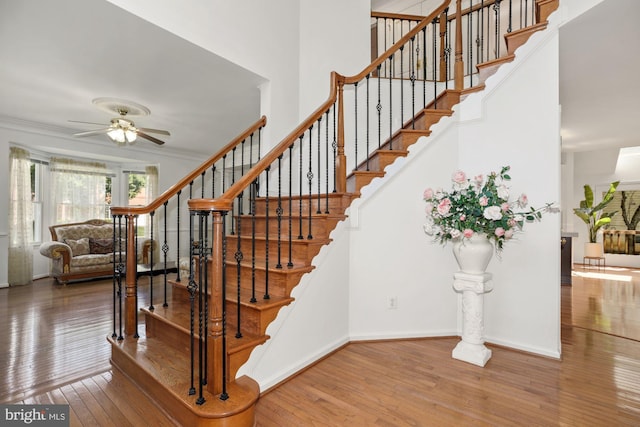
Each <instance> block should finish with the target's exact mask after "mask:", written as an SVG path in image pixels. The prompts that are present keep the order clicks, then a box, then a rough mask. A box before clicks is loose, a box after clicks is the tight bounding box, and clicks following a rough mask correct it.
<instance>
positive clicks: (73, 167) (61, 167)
mask: <svg viewBox="0 0 640 427" xmlns="http://www.w3.org/2000/svg"><path fill="white" fill-rule="evenodd" d="M49 171H50V176H51V193H52V194H51V197H52V208H53V223H54V224H63V223H71V222H81V221H87V220H89V219H95V218H110V214H109V212H108V206H107V204H106V200H105V195H106V182H107V181H106V180H107V175H108V171H107V167H106V165H105V164H104V163H95V162H81V161H77V160H72V159H62V158H52V159H51V161H50V162H49Z"/></svg>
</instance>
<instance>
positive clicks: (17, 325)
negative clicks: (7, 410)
mask: <svg viewBox="0 0 640 427" xmlns="http://www.w3.org/2000/svg"><path fill="white" fill-rule="evenodd" d="M145 280H147V279H146V278H143V279H142V282H141V289H142V290H143V291H147V290H148V285H147V286H146V287H145V283H146V282H144V281H145ZM158 280H160V279H159V278H156V279H155V281H156V286H157V287H156V288H155V289H156V291H155V292H156V294H159V287H158V285H157V283H158ZM561 291H562V360H561V361H558V360H554V359H549V358H545V357H539V356H535V355H532V354H527V353H523V352H518V351H514V350H510V349H506V348H503V347H499V346H495V345H491V344H488V346H489V347H490V348H491V349H492V351H493V357H492V359H491V360H490V361H489V363H488V364H487V366H485V367H484V368H480V367H477V366H474V365H470V364H467V363H464V362H460V361H457V360H454V359H451V357H450V356H451V349H452V348H453V347H454V346H455V344H456V343H457V341H458V339H457V338H437V339H420V340H398V341H385V342H368V343H352V344H349V345H347V346H345V347H344V348H343V349H341V350H339V351H337V352H336V353H334V354H332V355H331V356H329V357H327V358H326V359H324V360H322V361H321V362H319V363H317V364H316V365H314V366H312V367H311V368H309V369H307V370H306V371H304V372H302V373H300V374H299V375H297V376H296V377H294V378H292V379H290V380H289V381H287V382H286V383H284V384H283V385H280V386H279V387H277V388H275V389H274V390H271V391H269V392H268V393H265V394H264V395H263V396H262V397H261V399H260V401H259V402H258V406H257V408H256V416H257V425H258V426H264V427H267V426H470V425H472V426H530V425H535V426H640V271H639V270H634V269H619V268H612V267H607V269H605V270H597V269H595V268H589V269H585V268H583V267H582V266H576V269H575V271H574V277H573V285H572V286H562V290H561ZM111 292H112V290H111V281H110V280H107V281H93V282H84V283H75V284H71V285H67V286H59V285H55V284H53V283H52V282H51V281H50V280H49V279H43V280H39V281H36V282H35V283H34V284H33V285H29V286H24V287H15V288H7V289H0V322H1V323H0V324H2V325H3V326H4V327H3V328H0V346H1V348H3V349H5V350H3V351H2V352H0V367H1V370H0V372H1V373H0V403H45V404H51V403H63V404H69V405H70V418H71V425H72V426H90V425H91V426H94V425H99V426H128V425H131V426H147V425H148V426H151V425H154V426H156V425H158V426H162V425H174V423H173V422H172V420H171V419H169V418H168V417H167V416H165V415H164V414H163V413H162V412H160V411H159V410H157V409H156V408H155V407H154V406H153V405H152V404H151V403H150V402H149V401H148V400H147V399H146V397H145V396H144V394H142V393H141V392H140V391H139V390H138V389H137V388H136V387H134V386H133V385H132V384H131V383H129V381H128V380H127V379H126V378H125V377H124V376H123V375H122V374H121V373H119V372H118V371H117V370H112V369H111V366H110V364H109V355H110V349H109V346H108V344H107V342H106V336H107V335H109V334H110V333H111V329H112V319H111V304H112V302H111V301H112V300H111V298H112V293H111ZM145 295H146V294H145ZM145 298H146V296H145V297H143V298H142V299H141V302H140V304H141V305H144V304H148V301H147V300H145ZM156 303H157V302H156Z"/></svg>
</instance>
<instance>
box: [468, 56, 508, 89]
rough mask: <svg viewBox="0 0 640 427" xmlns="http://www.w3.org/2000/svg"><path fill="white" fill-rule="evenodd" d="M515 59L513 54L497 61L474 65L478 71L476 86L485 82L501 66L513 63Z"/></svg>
mask: <svg viewBox="0 0 640 427" xmlns="http://www.w3.org/2000/svg"><path fill="white" fill-rule="evenodd" d="M515 57H516V56H515V55H514V54H509V55H506V56H502V57H500V58H498V59H493V60H491V61H486V62H483V63H482V64H478V65H476V68H477V69H478V80H479V81H478V84H483V83H484V82H486V81H487V79H488V78H489V77H491V76H492V75H493V74H495V72H496V71H498V68H500V66H501V65H504V64H508V63H509V62H511V61H513V60H514V59H515Z"/></svg>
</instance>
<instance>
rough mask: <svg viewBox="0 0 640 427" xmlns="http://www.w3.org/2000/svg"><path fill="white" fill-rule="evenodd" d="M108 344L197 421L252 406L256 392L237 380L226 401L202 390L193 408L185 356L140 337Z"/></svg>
mask: <svg viewBox="0 0 640 427" xmlns="http://www.w3.org/2000/svg"><path fill="white" fill-rule="evenodd" d="M108 341H109V342H110V343H111V345H112V347H113V348H114V350H112V351H116V350H115V349H117V350H119V351H120V352H121V353H122V354H123V355H124V356H126V357H127V358H129V359H131V360H133V361H134V363H135V364H137V365H138V366H139V367H140V369H141V371H142V372H144V373H145V374H146V375H149V376H151V377H152V378H154V379H155V381H157V382H158V383H160V384H161V387H164V389H165V391H166V393H169V394H171V395H172V397H173V398H174V399H176V400H178V401H182V402H183V404H184V405H185V406H186V407H187V408H189V410H190V411H191V412H193V413H195V414H196V415H198V416H199V417H201V418H222V417H225V416H228V415H229V414H233V413H237V412H241V411H243V410H244V409H246V408H248V407H250V406H252V405H253V404H255V401H256V400H257V398H258V394H259V391H256V390H255V386H253V385H252V382H253V381H252V380H250V379H248V378H247V377H240V378H237V379H236V380H235V381H231V382H230V383H229V384H228V386H227V392H228V395H229V398H228V399H227V400H224V401H223V400H220V398H219V396H216V395H213V394H211V393H209V392H208V391H207V390H206V388H205V389H204V390H203V397H204V398H205V404H203V405H197V404H196V403H195V400H196V396H194V395H189V389H190V387H191V385H190V378H191V376H190V366H191V364H190V358H189V354H188V353H185V352H183V351H180V350H179V349H177V348H175V347H171V346H170V345H168V344H166V343H164V342H162V341H160V340H156V339H153V338H145V337H140V338H138V339H137V340H130V339H127V340H121V341H118V340H114V339H113V338H111V337H109V338H108ZM118 357H121V356H118ZM117 366H118V365H117V363H116V367H117ZM253 393H256V396H255V398H248V396H250V395H251V394H253Z"/></svg>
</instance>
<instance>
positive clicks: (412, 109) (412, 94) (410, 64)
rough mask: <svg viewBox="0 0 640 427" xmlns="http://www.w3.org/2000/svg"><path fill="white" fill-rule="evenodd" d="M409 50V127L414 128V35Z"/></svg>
mask: <svg viewBox="0 0 640 427" xmlns="http://www.w3.org/2000/svg"><path fill="white" fill-rule="evenodd" d="M410 46H411V49H410V52H411V55H409V69H410V70H411V74H410V75H409V80H410V81H411V129H415V128H416V70H415V60H414V56H413V53H414V52H415V36H414V37H411V40H410ZM402 127H403V128H404V121H402Z"/></svg>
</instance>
